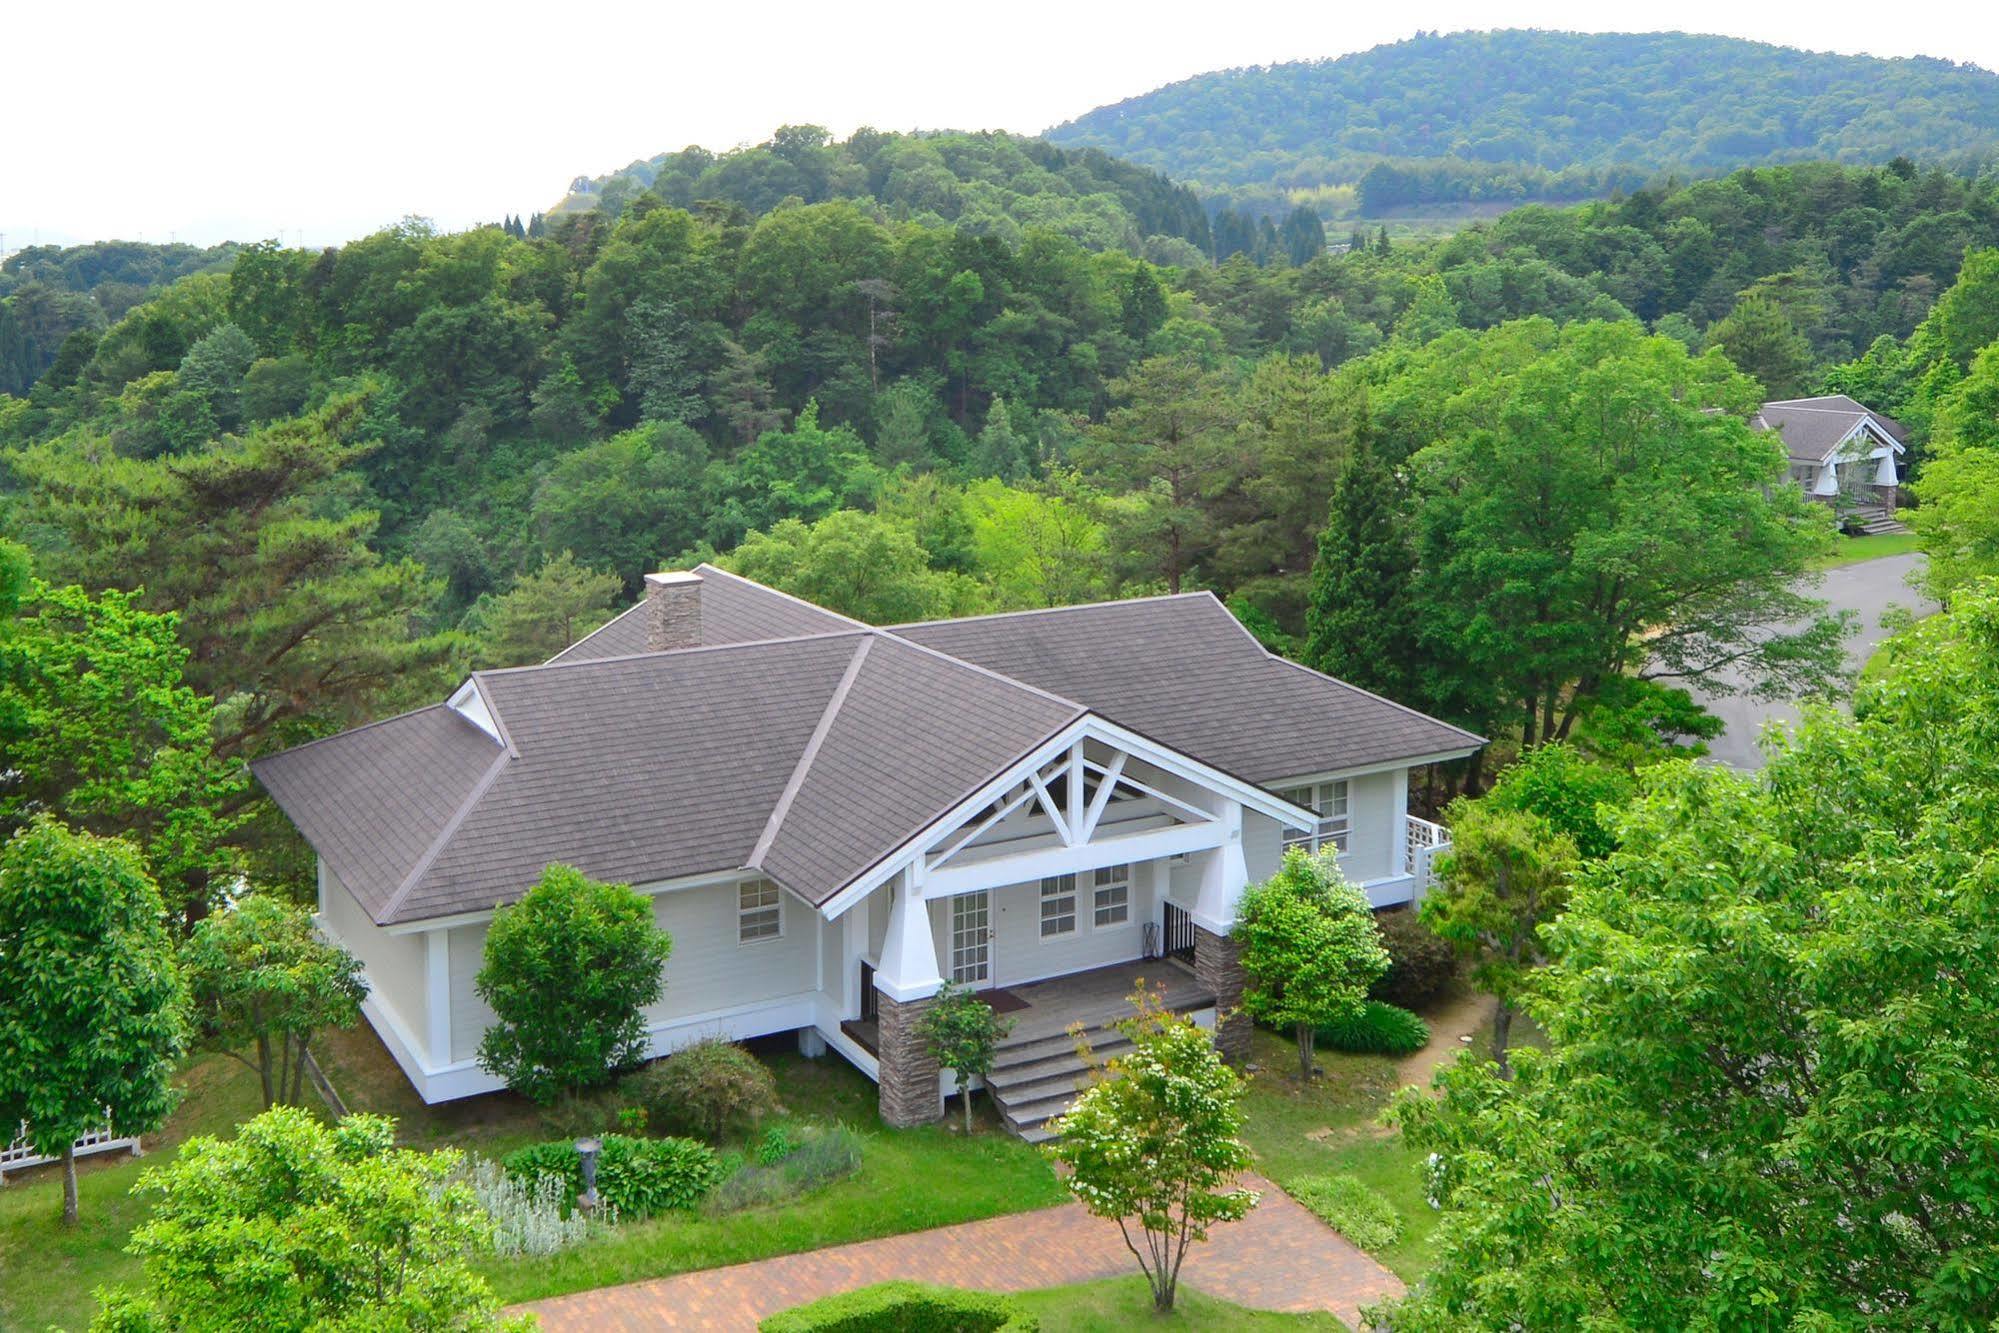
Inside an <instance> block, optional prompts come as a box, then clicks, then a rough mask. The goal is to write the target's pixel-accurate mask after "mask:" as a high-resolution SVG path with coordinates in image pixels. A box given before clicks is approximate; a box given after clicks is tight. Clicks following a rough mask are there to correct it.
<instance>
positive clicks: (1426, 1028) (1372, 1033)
mask: <svg viewBox="0 0 1999 1333" xmlns="http://www.w3.org/2000/svg"><path fill="white" fill-rule="evenodd" d="M1318 1035H1319V1040H1320V1041H1322V1042H1324V1043H1325V1044H1326V1045H1327V1046H1330V1047H1331V1048H1332V1049H1334V1050H1336V1051H1348V1052H1352V1053H1354V1054H1357V1055H1413V1054H1414V1053H1415V1052H1417V1051H1420V1050H1422V1049H1423V1048H1424V1047H1425V1046H1428V1045H1429V1044H1430V1025H1429V1024H1428V1023H1425V1022H1424V1021H1423V1020H1422V1019H1420V1018H1418V1017H1417V1016H1416V1015H1414V1014H1412V1013H1410V1012H1409V1011H1408V1010H1407V1009H1401V1008H1398V1007H1396V1006H1395V1005H1392V1004H1384V1003H1382V1002H1381V1001H1380V1000H1369V1001H1367V1002H1366V1003H1365V1004H1363V1005H1361V1007H1360V1008H1359V1009H1357V1010H1355V1011H1354V1012H1352V1013H1350V1014H1345V1015H1342V1016H1341V1017H1339V1018H1335V1019H1333V1020H1332V1021H1331V1022H1328V1023H1325V1024H1322V1025H1321V1026H1320V1028H1319V1034H1318Z"/></svg>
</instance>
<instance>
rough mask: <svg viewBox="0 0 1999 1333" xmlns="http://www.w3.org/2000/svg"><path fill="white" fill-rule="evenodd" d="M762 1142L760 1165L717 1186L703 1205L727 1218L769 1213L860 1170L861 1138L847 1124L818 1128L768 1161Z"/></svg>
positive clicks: (750, 1165) (752, 1165)
mask: <svg viewBox="0 0 1999 1333" xmlns="http://www.w3.org/2000/svg"><path fill="white" fill-rule="evenodd" d="M768 1142H769V1140H768V1139H766V1140H764V1141H763V1142H760V1143H759V1144H758V1148H757V1160H756V1161H755V1162H754V1163H746V1164H744V1165H743V1166H741V1167H739V1168H737V1170H736V1171H735V1172H734V1173H732V1174H731V1175H730V1176H729V1177H728V1178H727V1179H726V1180H724V1181H723V1182H722V1183H721V1184H720V1185H717V1186H716V1187H715V1192H714V1193H713V1194H711V1195H709V1196H708V1199H707V1201H706V1202H705V1203H704V1204H703V1205H702V1207H703V1208H704V1209H706V1210H707V1211H708V1212H709V1213H710V1214H713V1215H718V1216H719V1215H725V1214H728V1213H735V1212H741V1211H742V1210H743V1209H745V1208H768V1207H772V1206H775V1205H777V1204H781V1203H785V1202H787V1201H789V1200H791V1199H796V1198H798V1197H799V1196H801V1195H804V1194H809V1193H811V1192H812V1191H813V1190H816V1189H819V1188H820V1187H821V1186H824V1185H830V1184H832V1183H833V1182H834V1181H836V1180H842V1179H845V1178H846V1177H847V1176H850V1175H852V1174H854V1172H856V1171H858V1170H860V1169H861V1140H860V1136H859V1135H857V1134H855V1133H854V1131H853V1130H851V1129H849V1128H847V1127H846V1126H845V1125H834V1126H831V1127H821V1128H813V1129H808V1130H806V1131H804V1132H803V1133H802V1134H801V1135H799V1136H798V1137H797V1140H796V1141H795V1142H794V1141H791V1139H790V1138H788V1137H787V1139H786V1141H785V1142H784V1144H783V1147H784V1152H783V1153H781V1154H779V1155H778V1156H776V1157H774V1158H772V1159H771V1160H769V1161H766V1160H765V1153H764V1147H765V1144H767V1143H768Z"/></svg>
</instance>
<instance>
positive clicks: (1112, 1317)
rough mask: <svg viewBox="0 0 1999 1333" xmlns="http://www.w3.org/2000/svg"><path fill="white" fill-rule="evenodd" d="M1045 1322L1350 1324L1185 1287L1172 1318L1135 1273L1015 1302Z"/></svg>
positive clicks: (1093, 1328)
mask: <svg viewBox="0 0 1999 1333" xmlns="http://www.w3.org/2000/svg"><path fill="white" fill-rule="evenodd" d="M1011 1299H1012V1300H1014V1301H1016V1302H1018V1303H1019V1304H1020V1305H1022V1306H1023V1307H1025V1308H1026V1309H1027V1310H1028V1311H1029V1312H1030V1313H1032V1314H1033V1315H1035V1316H1036V1317H1037V1318H1039V1319H1040V1320H1041V1330H1042V1333H1110V1330H1114V1329H1131V1328H1156V1329H1170V1328H1184V1329H1200V1330H1201V1331H1202V1333H1216V1331H1219V1333H1234V1331H1235V1330H1237V1329H1266V1328H1267V1329H1280V1328H1281V1329H1293V1328H1295V1329H1305V1328H1318V1329H1341V1328H1345V1327H1346V1325H1344V1324H1342V1323H1341V1322H1340V1321H1339V1320H1337V1319H1335V1318H1333V1316H1331V1315H1329V1314H1273V1313H1269V1312H1267V1311H1263V1310H1245V1309H1243V1308H1242V1307H1241V1306H1239V1305H1230V1304H1229V1303H1228V1302H1227V1301H1218V1300H1216V1299H1215V1298H1214V1297H1212V1296H1204V1295H1202V1294H1201V1293H1200V1292H1198V1291H1195V1290H1194V1289H1193V1288H1192V1287H1189V1286H1188V1285H1187V1284H1186V1283H1184V1282H1182V1283H1181V1284H1180V1291H1179V1293H1178V1296H1177V1298H1176V1299H1175V1301H1174V1310H1173V1313H1172V1314H1170V1315H1161V1314H1158V1313H1156V1312H1155V1311H1154V1310H1153V1308H1152V1288H1151V1287H1149V1286H1147V1285H1146V1282H1145V1279H1144V1278H1143V1277H1140V1276H1138V1275H1137V1274H1133V1275H1132V1276H1130V1277H1115V1278H1111V1279H1109V1280H1107V1281H1103V1282H1085V1283H1082V1284H1081V1285H1079V1286H1073V1287H1048V1288H1045V1289H1044V1290H1041V1291H1028V1292H1021V1293H1019V1294H1017V1295H1015V1296H1013V1297H1012V1298H1011Z"/></svg>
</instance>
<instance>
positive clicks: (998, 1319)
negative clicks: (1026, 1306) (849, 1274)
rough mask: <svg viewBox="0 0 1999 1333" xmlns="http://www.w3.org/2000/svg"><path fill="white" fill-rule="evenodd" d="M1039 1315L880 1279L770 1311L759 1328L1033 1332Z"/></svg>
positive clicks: (979, 1297)
mask: <svg viewBox="0 0 1999 1333" xmlns="http://www.w3.org/2000/svg"><path fill="white" fill-rule="evenodd" d="M1040 1327H1041V1321H1040V1320H1038V1319H1036V1318H1035V1317H1034V1316H1033V1315H1030V1314H1027V1313H1025V1312H1024V1311H1022V1310H1021V1309H1020V1308H1019V1307H1018V1306H1017V1305H1015V1304H1014V1303H1013V1302H1012V1301H1011V1300H1009V1299H1007V1298H1006V1297H1004V1296H994V1295H990V1294H988V1293H986V1292H981V1291H958V1290H956V1289H955V1288H951V1287H932V1286H926V1285H924V1284H922V1283H918V1282H879V1283H876V1284H875V1285H874V1286H872V1287H862V1288H860V1289H859V1290H856V1291H844V1292H841V1293H840V1294H839V1295H837V1296H827V1297H823V1298H822V1299H820V1300H816V1301H813V1302H812V1303H811V1304H809V1305H800V1306H797V1307H795V1308H793V1309H790V1310H785V1311H782V1312H781V1313H778V1314H774V1315H772V1316H770V1317H769V1318H768V1319H765V1320H764V1321H763V1322H761V1323H759V1324H758V1325H757V1328H758V1329H759V1330H760V1333H869V1331H870V1330H874V1329H883V1328H894V1329H898V1330H901V1331H902V1333H1035V1330H1037V1329H1039V1328H1040Z"/></svg>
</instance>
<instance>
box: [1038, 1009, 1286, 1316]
mask: <svg viewBox="0 0 1999 1333" xmlns="http://www.w3.org/2000/svg"><path fill="white" fill-rule="evenodd" d="M1132 1002H1133V1004H1134V1005H1135V1006H1136V1008H1137V1010H1138V1013H1137V1015H1136V1016H1135V1017H1132V1018H1128V1019H1125V1020H1124V1021H1123V1022H1122V1023H1120V1024H1119V1029H1120V1030H1121V1031H1122V1032H1124V1033H1125V1035H1126V1036H1128V1037H1130V1038H1131V1041H1132V1048H1131V1049H1130V1050H1128V1051H1124V1052H1122V1053H1120V1054H1118V1055H1114V1056H1112V1057H1111V1058H1110V1059H1109V1060H1107V1061H1105V1063H1104V1067H1103V1069H1102V1071H1101V1073H1100V1076H1099V1077H1098V1078H1097V1080H1096V1081H1095V1082H1094V1083H1092V1084H1091V1085H1090V1087H1089V1088H1088V1089H1086V1090H1085V1091H1084V1092H1083V1094H1082V1096H1080V1097H1078V1098H1077V1099H1076V1103H1075V1105H1074V1106H1072V1107H1071V1108H1070V1109H1069V1111H1068V1113H1067V1114H1066V1115H1064V1116H1062V1117H1061V1118H1060V1119H1059V1120H1057V1121H1056V1122H1055V1123H1054V1125H1053V1126H1052V1128H1053V1129H1054V1130H1055V1132H1056V1133H1057V1134H1059V1135H1060V1136H1061V1137H1060V1138H1058V1139H1056V1140H1055V1141H1054V1142H1053V1143H1051V1144H1049V1145H1048V1146H1047V1148H1046V1151H1047V1153H1048V1155H1049V1156H1050V1157H1051V1158H1053V1159H1054V1160H1055V1161H1057V1162H1059V1163H1061V1164H1062V1165H1063V1166H1065V1167H1067V1168H1068V1174H1067V1175H1066V1176H1065V1177H1064V1178H1063V1182H1062V1183H1063V1184H1064V1185H1065V1186H1066V1187H1067V1188H1068V1190H1069V1192H1070V1194H1072V1195H1074V1196H1075V1197H1076V1199H1077V1200H1078V1201H1079V1202H1081V1203H1082V1205H1083V1206H1084V1207H1085V1208H1087V1209H1088V1210H1089V1211H1090V1213H1091V1214H1092V1215H1093V1216H1096V1217H1113V1218H1116V1219H1117V1224H1118V1228H1119V1230H1120V1231H1122V1232H1123V1233H1124V1238H1125V1244H1126V1245H1127V1246H1129V1247H1130V1248H1131V1251H1132V1253H1133V1255H1135V1256H1136V1257H1137V1259H1138V1265H1139V1268H1140V1269H1141V1270H1143V1271H1144V1273H1145V1277H1146V1280H1147V1281H1148V1282H1149V1283H1150V1284H1151V1286H1152V1300H1153V1305H1154V1307H1155V1308H1157V1309H1159V1310H1162V1311H1165V1310H1171V1309H1172V1308H1173V1296H1174V1292H1175V1291H1176V1289H1177V1288H1178V1284H1179V1280H1180V1264H1181V1261H1182V1260H1184V1259H1185V1258H1186V1256H1187V1247H1188V1246H1189V1245H1190V1244H1193V1243H1195V1242H1198V1241H1204V1240H1206V1239H1207V1238H1208V1228H1209V1227H1211V1226H1213V1225H1214V1224H1215V1223H1217V1222H1230V1221H1235V1220H1237V1219H1239V1218H1241V1217H1242V1216H1243V1215H1244V1214H1246V1213H1248V1212H1249V1210H1250V1209H1251V1208H1252V1207H1254V1206H1255V1205H1256V1194H1255V1193H1254V1192H1253V1191H1251V1190H1245V1189H1239V1188H1237V1187H1236V1185H1235V1181H1236V1178H1237V1177H1238V1176H1240V1175H1241V1174H1242V1173H1243V1172H1244V1171H1246V1170H1248V1169H1249V1166H1250V1161H1251V1158H1250V1152H1249V1149H1248V1148H1247V1147H1245V1146H1244V1145H1243V1142H1242V1140H1241V1138H1240V1137H1238V1136H1239V1135H1240V1134H1241V1133H1242V1128H1243V1110H1242V1080H1241V1079H1240V1078H1238V1077H1237V1075H1236V1072H1235V1071H1234V1070H1233V1069H1230V1068H1229V1067H1228V1066H1227V1065H1226V1064H1223V1063H1222V1058H1221V1055H1220V1053H1219V1052H1217V1051H1216V1050H1215V1043H1214V1040H1213V1038H1212V1037H1210V1036H1209V1035H1208V1033H1207V1032H1206V1031H1204V1030H1203V1029H1201V1028H1199V1027H1197V1026H1195V1025H1194V1023H1193V1022H1192V1021H1190V1020H1188V1019H1185V1018H1182V1017H1181V1016H1180V1015H1178V1014H1174V1013H1170V1012H1168V1011H1166V1010H1165V1009H1164V1008H1162V1007H1161V1005H1160V1003H1159V1001H1158V1000H1157V999H1156V998H1155V997H1153V996H1150V995H1147V994H1146V993H1145V992H1143V991H1140V992H1139V993H1138V994H1137V995H1135V996H1133V997H1132ZM1134 1231H1136V1232H1137V1236H1136V1237H1134V1235H1133V1232H1134Z"/></svg>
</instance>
